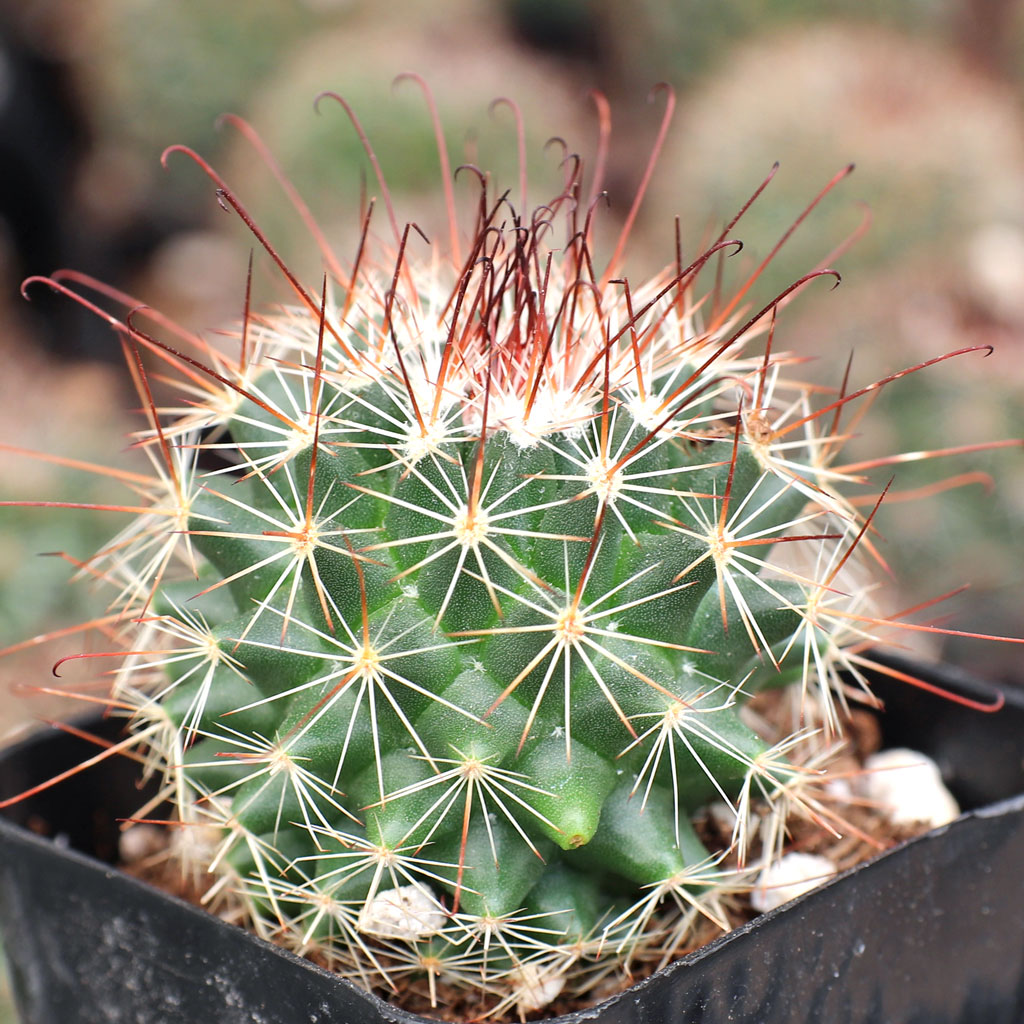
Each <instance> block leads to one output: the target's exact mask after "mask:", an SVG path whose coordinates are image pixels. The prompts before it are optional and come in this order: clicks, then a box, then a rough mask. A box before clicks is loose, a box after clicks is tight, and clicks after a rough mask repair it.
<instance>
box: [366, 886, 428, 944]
mask: <svg viewBox="0 0 1024 1024" xmlns="http://www.w3.org/2000/svg"><path fill="white" fill-rule="evenodd" d="M444 917H445V915H444V911H443V910H442V909H441V908H440V907H439V906H438V904H437V902H436V901H435V900H434V899H433V898H432V897H430V896H429V895H428V894H427V893H425V892H424V891H423V890H422V889H421V888H420V887H419V886H416V885H400V886H399V887H398V888H397V889H388V890H387V891H385V892H379V893H377V895H376V896H374V897H373V899H372V900H370V902H369V903H367V904H366V906H365V907H363V909H362V911H361V912H360V914H359V930H360V931H361V932H362V933H363V934H364V935H376V936H377V937H378V938H381V939H407V940H414V939H425V938H427V937H428V936H430V935H436V934H437V933H438V932H439V931H440V930H441V929H442V928H443V927H444Z"/></svg>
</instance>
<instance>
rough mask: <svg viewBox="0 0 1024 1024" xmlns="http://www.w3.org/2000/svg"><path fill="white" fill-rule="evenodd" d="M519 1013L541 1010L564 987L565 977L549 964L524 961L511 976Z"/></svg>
mask: <svg viewBox="0 0 1024 1024" xmlns="http://www.w3.org/2000/svg"><path fill="white" fill-rule="evenodd" d="M511 979H512V982H513V985H514V986H515V993H516V1005H517V1006H518V1008H519V1012H520V1013H531V1012H533V1011H535V1010H543V1009H544V1007H545V1006H547V1005H548V1004H549V1003H551V1002H552V1001H553V1000H554V999H556V998H557V997H558V996H559V995H560V994H561V991H562V989H563V988H564V987H565V977H564V975H563V974H561V973H560V972H556V971H554V970H553V969H552V968H551V967H550V966H544V965H542V966H538V965H537V964H531V963H526V964H523V965H522V966H521V967H520V968H519V969H518V970H516V971H515V972H513V974H512V976H511Z"/></svg>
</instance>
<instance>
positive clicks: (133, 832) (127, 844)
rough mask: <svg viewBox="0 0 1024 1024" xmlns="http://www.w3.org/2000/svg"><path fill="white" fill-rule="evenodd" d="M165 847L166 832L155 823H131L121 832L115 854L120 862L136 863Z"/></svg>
mask: <svg viewBox="0 0 1024 1024" xmlns="http://www.w3.org/2000/svg"><path fill="white" fill-rule="evenodd" d="M165 849H167V833H166V832H165V831H164V830H163V829H162V828H159V827H158V826H156V825H132V827H131V828H127V829H125V830H124V832H122V833H121V838H120V839H119V840H118V842H117V854H118V858H119V859H120V861H121V863H122V864H138V862H139V861H140V860H145V859H146V858H147V857H152V856H153V854H155V853H159V852H160V851H161V850H165Z"/></svg>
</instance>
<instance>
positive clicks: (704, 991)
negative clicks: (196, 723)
mask: <svg viewBox="0 0 1024 1024" xmlns="http://www.w3.org/2000/svg"><path fill="white" fill-rule="evenodd" d="M901 667H903V668H908V667H909V668H910V670H911V671H913V672H914V673H915V674H916V675H918V676H924V677H926V678H929V679H931V680H933V681H934V682H937V683H939V684H940V685H942V686H944V687H946V688H949V689H954V690H958V691H961V692H965V693H967V694H969V695H971V696H974V697H982V698H983V699H984V698H986V697H990V696H991V691H990V690H986V688H985V686H984V685H983V684H981V683H978V682H976V681H974V680H972V679H970V678H969V677H967V676H965V675H963V674H962V673H958V672H955V671H953V670H948V669H941V668H940V669H932V668H929V669H924V668H922V667H921V666H906V665H902V664H901ZM877 690H878V692H879V693H880V694H881V695H882V696H883V698H884V699H885V700H886V703H887V706H888V710H887V713H886V715H885V716H884V717H883V719H882V721H883V732H884V734H885V737H886V741H887V745H902V746H911V747H914V748H915V749H918V750H922V751H924V752H925V753H928V754H930V755H931V756H932V757H934V758H935V759H936V760H937V761H938V762H939V764H940V767H941V768H942V770H943V774H944V776H945V778H946V780H947V784H948V785H950V787H951V788H952V789H953V791H954V793H955V795H956V796H957V797H958V798H959V800H960V801H961V805H962V806H964V807H966V808H969V810H968V811H967V812H966V813H965V814H964V815H963V816H962V817H961V818H960V819H958V820H957V821H955V822H954V823H952V824H950V825H948V826H946V827H944V828H941V829H938V830H936V831H934V832H930V833H928V834H927V835H924V836H921V837H920V838H918V839H915V840H913V841H911V842H909V843H906V844H904V845H902V846H900V847H898V848H895V849H893V850H891V851H889V852H887V853H885V854H884V855H882V856H880V857H878V858H877V859H875V860H873V861H871V862H870V863H867V864H865V865H862V866H860V867H858V868H856V869H854V870H852V871H849V872H846V873H845V874H843V875H841V876H840V877H838V878H837V879H836V880H835V881H833V882H831V883H830V884H828V885H826V886H824V887H822V888H820V889H818V890H816V891H815V892H813V893H810V894H808V895H807V896H805V897H803V898H801V899H799V900H796V901H794V902H792V903H790V904H787V905H786V906H785V907H782V908H780V909H779V910H777V911H774V912H772V913H769V914H765V915H763V916H761V917H759V918H758V919H756V920H755V921H753V922H752V923H751V924H749V925H747V926H745V927H743V928H741V929H739V930H737V931H735V932H733V933H731V934H730V935H727V936H724V937H723V938H721V939H719V940H717V941H716V942H713V943H711V944H710V945H708V946H706V947H704V948H703V949H701V950H699V951H697V952H696V953H694V954H692V955H690V956H687V957H684V958H682V959H681V960H678V961H677V962H675V963H674V964H672V965H670V966H669V967H667V968H666V969H665V970H663V971H661V972H659V973H658V974H656V975H654V976H652V977H651V978H648V979H646V980H645V981H643V982H640V983H639V984H637V985H635V986H634V987H633V988H631V989H629V990H627V991H626V992H624V993H622V994H621V995H619V996H616V997H614V998H612V999H609V1000H607V1001H605V1002H604V1003H601V1004H600V1005H598V1006H596V1007H593V1008H590V1009H587V1010H586V1011H584V1012H582V1013H580V1014H572V1015H568V1016H564V1017H558V1018H553V1020H555V1021H558V1022H559V1024H569V1022H577V1024H582V1022H584V1021H587V1022H591V1024H660V1022H665V1024H669V1022H671V1024H683V1022H685V1024H720V1022H722V1024H724V1022H726V1021H729V1022H733V1024H798V1022H800V1024H804V1022H806V1024H811V1022H815V1024H819V1022H828V1024H882V1022H886V1024H926V1022H927V1024H947V1022H948V1024H967V1022H977V1024H1017V1022H1020V1021H1024V796H1022V795H1020V794H1022V793H1024V695H1022V693H1021V692H1019V691H1009V692H1008V693H1007V695H1006V696H1007V701H1006V706H1005V707H1004V708H1003V710H1002V711H1000V712H999V713H997V714H990V715H983V714H979V713H977V712H971V711H968V710H965V709H964V708H962V707H960V706H958V705H956V704H953V703H950V702H948V701H944V700H940V699H938V698H935V697H933V696H930V695H928V694H925V693H922V692H920V691H916V690H911V689H909V688H908V687H906V686H905V685H903V684H897V685H892V684H890V683H889V681H887V680H886V679H884V678H879V680H878V683H877ZM104 727H105V728H107V731H108V735H112V734H113V724H112V723H98V724H97V723H93V724H92V726H91V728H93V729H102V728H104ZM91 753H95V750H94V748H92V747H91V746H89V745H88V744H85V743H84V742H83V741H81V740H77V739H75V738H74V737H72V736H69V735H68V734H66V733H63V732H58V731H49V732H46V733H42V734H39V735H37V736H34V737H32V738H31V739H29V740H28V741H26V742H24V743H22V744H20V745H19V746H16V747H12V748H10V749H8V750H7V751H5V752H3V753H0V799H3V798H5V797H7V796H10V795H13V794H15V793H18V792H21V791H23V790H24V789H25V788H27V787H29V786H32V785H34V784H35V783H38V782H40V781H43V780H45V779H47V778H50V777H51V776H53V775H54V774H55V773H57V772H60V771H62V770H64V769H66V768H68V767H71V766H73V765H74V764H76V763H77V762H78V761H79V760H81V759H82V758H83V757H85V756H88V755H89V754H91ZM135 772H136V767H135V765H134V764H133V763H132V762H130V761H126V760H123V759H117V760H113V759H111V760H110V761H107V762H103V763H102V764H100V765H99V766H97V767H96V768H95V769H92V770H90V771H88V772H84V773H81V774H79V775H75V776H73V777H72V778H71V779H69V780H68V781H66V782H64V783H62V784H60V785H59V786H56V787H54V788H51V789H48V790H45V791H43V792H41V793H39V794H38V795H36V796H35V797H33V798H32V799H29V800H25V801H23V802H21V803H19V804H16V805H14V806H13V807H11V808H9V809H8V810H7V811H6V812H5V814H6V817H4V818H3V819H0V930H2V933H3V940H4V944H5V947H6V952H7V957H8V961H9V968H10V971H11V979H12V987H13V990H14V993H15V999H16V1001H17V1004H18V1007H19V1009H20V1012H21V1014H22V1018H23V1020H24V1021H25V1022H26V1024H79V1022H81V1024H85V1022H88V1024H94V1022H100V1021H119V1022H125V1024H129V1022H130V1024H199V1022H202V1024H206V1022H209V1024H243V1022H244V1024H384V1022H388V1024H415V1022H423V1021H424V1018H422V1017H418V1016H416V1015H413V1014H409V1013H405V1012H403V1011H400V1010H396V1009H394V1008H393V1007H390V1006H388V1005H387V1004H386V1003H384V1002H381V1001H380V1000H379V999H377V998H375V997H374V996H371V995H368V994H366V993H365V992H362V991H361V990H359V989H357V988H355V987H353V986H351V985H349V984H348V983H346V982H344V981H341V980H340V979H338V978H336V977H334V976H332V975H330V974H328V973H327V972H325V971H323V970H320V969H319V968H317V967H315V966H313V965H312V964H310V963H308V962H307V961H304V960H301V959H299V958H297V957H295V956H293V955H291V954H289V953H287V952H285V951H283V950H281V949H278V948H276V947H275V946H272V945H269V944H268V943H265V942H262V941H261V940H259V939H257V938H255V937H253V936H251V935H249V934H247V933H245V932H243V931H241V930H239V929H237V928H234V927H232V926H230V925H227V924H225V923H223V922H222V921H220V920H218V919H217V918H215V917H213V916H211V915H209V914H207V913H206V912H204V911H202V910H200V909H197V908H195V907H193V906H190V905H188V904H186V903H183V902H181V901H180V900H177V899H175V898H173V897H171V896H168V895H166V894H164V893H161V892H159V891H157V890H156V889H153V888H151V887H149V886H147V885H145V884H143V883H141V882H139V881H137V880H135V879H133V878H130V877H128V876H127V875H124V874H122V873H120V872H119V871H117V870H116V869H115V868H113V867H112V866H111V865H110V863H109V861H110V860H111V859H112V858H113V856H114V854H115V852H116V846H117V843H116V839H117V821H118V819H119V818H124V817H128V816H130V815H131V814H132V813H133V811H134V810H135V809H136V808H137V807H138V806H139V805H140V803H141V802H142V801H143V799H144V795H143V794H142V793H140V791H139V790H138V788H137V787H136V786H135V783H134V779H135Z"/></svg>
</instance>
